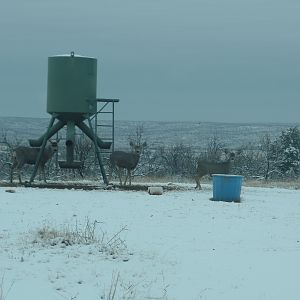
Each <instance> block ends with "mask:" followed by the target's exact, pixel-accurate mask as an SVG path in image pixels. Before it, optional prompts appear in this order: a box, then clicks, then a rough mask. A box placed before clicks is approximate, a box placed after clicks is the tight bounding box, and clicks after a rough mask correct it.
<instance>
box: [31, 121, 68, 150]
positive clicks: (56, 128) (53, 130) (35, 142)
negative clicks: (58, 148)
mask: <svg viewBox="0 0 300 300" xmlns="http://www.w3.org/2000/svg"><path fill="white" fill-rule="evenodd" d="M64 126H65V123H64V122H62V121H58V122H57V123H56V124H55V125H54V126H52V127H51V128H50V130H49V132H48V134H47V132H46V133H44V134H43V135H42V136H41V137H40V138H38V139H36V140H35V139H30V140H29V144H30V146H31V147H41V146H42V143H43V140H44V138H45V135H46V134H47V137H46V139H47V140H49V139H50V138H51V137H52V136H53V135H54V134H55V133H57V132H58V131H59V130H60V129H62V128H63V127H64Z"/></svg>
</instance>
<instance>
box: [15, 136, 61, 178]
mask: <svg viewBox="0 0 300 300" xmlns="http://www.w3.org/2000/svg"><path fill="white" fill-rule="evenodd" d="M49 142H50V144H49V145H47V146H46V147H45V149H44V152H43V154H42V157H41V161H40V165H39V169H40V171H41V172H42V173H43V178H44V182H46V175H45V164H46V163H47V161H48V160H49V159H50V158H51V157H52V156H53V154H54V153H55V152H57V148H58V147H57V144H58V142H59V140H58V141H50V140H49ZM39 151H40V148H37V147H25V146H19V147H17V148H15V149H14V151H13V164H12V167H11V173H10V182H13V172H14V169H15V168H16V169H17V170H18V177H19V182H20V183H22V180H21V169H22V167H23V166H24V165H25V164H29V165H34V164H35V163H36V160H37V157H38V154H39Z"/></svg>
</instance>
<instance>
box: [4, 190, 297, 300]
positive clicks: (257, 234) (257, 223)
mask: <svg viewBox="0 0 300 300" xmlns="http://www.w3.org/2000/svg"><path fill="white" fill-rule="evenodd" d="M182 187H184V189H182V190H174V191H165V192H164V193H163V195H160V196H153V195H149V194H148V193H147V192H144V191H121V190H93V191H83V190H67V189H65V190H54V189H37V188H23V187H19V188H11V189H13V190H15V193H8V192H6V190H7V189H8V188H4V187H1V188H0V298H1V290H2V293H3V295H4V296H5V300H16V299H31V300H35V299H46V300H48V299H49V300H50V299H51V300H55V299H69V300H70V299H76V300H81V299H90V300H93V299H95V300H96V299H222V300H223V299H230V300H234V299H243V300H245V299H251V300H253V299H272V300H274V299H280V300H282V299H298V298H299V295H300V286H299V284H298V282H299V274H300V191H299V190H288V189H280V188H258V187H256V188H251V187H243V188H242V195H241V196H242V202H241V203H227V202H217V201H210V200H209V198H211V197H212V187H211V185H209V184H207V185H203V187H204V190H202V191H195V190H194V189H193V187H192V186H191V185H188V184H187V185H182ZM94 220H97V221H98V222H99V223H97V225H96V229H97V235H99V237H101V236H102V237H103V236H104V237H105V238H104V241H103V242H104V243H107V242H109V240H110V239H113V238H114V236H116V237H117V238H119V240H121V241H123V244H121V246H120V247H119V248H118V249H117V251H116V253H115V254H114V255H111V253H109V252H106V251H103V249H102V250H101V249H100V248H101V247H100V242H99V241H98V242H95V243H90V244H88V245H85V244H83V243H81V244H80V243H79V244H72V245H70V246H66V245H65V244H62V243H60V242H58V243H57V244H54V245H51V244H50V243H47V242H45V241H42V240H39V239H38V238H37V231H38V230H41V229H43V228H56V229H59V230H61V231H63V230H64V229H66V228H69V230H74V228H77V229H78V228H83V227H84V225H85V224H86V223H87V222H89V221H90V222H93V221H94ZM100 250H101V251H100ZM1 278H2V280H1ZM1 282H2V283H1ZM111 287H116V295H115V298H112V297H111V298H109V291H110V289H111ZM110 296H112V295H110Z"/></svg>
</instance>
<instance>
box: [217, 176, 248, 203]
mask: <svg viewBox="0 0 300 300" xmlns="http://www.w3.org/2000/svg"><path fill="white" fill-rule="evenodd" d="M242 181H243V176H240V175H225V174H214V175H213V199H212V200H215V201H227V202H232V201H234V202H240V201H241V189H242Z"/></svg>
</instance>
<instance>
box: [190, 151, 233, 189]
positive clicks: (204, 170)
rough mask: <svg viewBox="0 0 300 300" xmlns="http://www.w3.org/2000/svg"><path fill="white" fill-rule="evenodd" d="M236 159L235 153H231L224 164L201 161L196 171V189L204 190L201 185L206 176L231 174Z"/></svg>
mask: <svg viewBox="0 0 300 300" xmlns="http://www.w3.org/2000/svg"><path fill="white" fill-rule="evenodd" d="M234 159H235V153H234V152H230V153H229V157H228V159H227V160H226V161H224V162H213V161H207V160H199V161H198V164H197V170H196V176H195V180H196V184H197V185H196V187H195V189H200V190H201V189H202V187H201V184H200V179H201V178H202V177H203V176H205V175H210V176H211V175H212V174H228V173H229V172H230V169H231V166H232V164H233V162H234Z"/></svg>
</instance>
